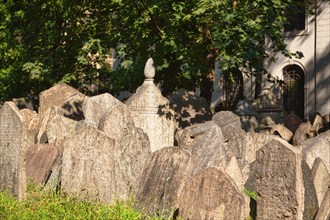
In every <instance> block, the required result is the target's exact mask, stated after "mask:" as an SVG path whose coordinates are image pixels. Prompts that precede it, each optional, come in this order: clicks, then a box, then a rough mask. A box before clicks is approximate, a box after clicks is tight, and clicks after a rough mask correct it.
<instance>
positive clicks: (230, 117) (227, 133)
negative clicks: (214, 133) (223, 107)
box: [212, 111, 245, 140]
mask: <svg viewBox="0 0 330 220" xmlns="http://www.w3.org/2000/svg"><path fill="white" fill-rule="evenodd" d="M212 121H213V122H214V123H216V124H217V125H218V126H219V127H220V128H221V130H222V133H223V134H224V137H225V138H226V139H227V140H235V139H237V138H241V137H243V135H244V133H245V132H244V131H243V129H242V128H241V121H240V117H239V116H238V115H236V114H235V113H233V112H231V111H220V112H217V113H216V114H215V115H213V117H212Z"/></svg>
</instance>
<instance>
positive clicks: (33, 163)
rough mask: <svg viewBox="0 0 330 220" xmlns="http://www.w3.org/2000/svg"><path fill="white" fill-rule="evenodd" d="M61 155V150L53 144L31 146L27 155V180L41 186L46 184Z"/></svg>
mask: <svg viewBox="0 0 330 220" xmlns="http://www.w3.org/2000/svg"><path fill="white" fill-rule="evenodd" d="M59 156H60V150H59V149H58V148H57V147H56V146H54V145H53V144H36V145H32V146H30V147H29V148H28V150H27V153H26V156H25V163H26V179H27V181H30V180H32V181H33V183H35V184H37V185H40V186H43V185H44V184H46V182H47V180H48V178H49V176H50V174H51V172H52V169H53V166H54V164H55V162H56V160H57V159H58V157H59Z"/></svg>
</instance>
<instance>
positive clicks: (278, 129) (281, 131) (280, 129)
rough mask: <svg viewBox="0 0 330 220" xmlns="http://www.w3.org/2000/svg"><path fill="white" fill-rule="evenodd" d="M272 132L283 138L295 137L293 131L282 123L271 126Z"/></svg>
mask: <svg viewBox="0 0 330 220" xmlns="http://www.w3.org/2000/svg"><path fill="white" fill-rule="evenodd" d="M269 129H270V133H271V134H278V135H279V136H280V137H281V138H283V139H284V140H286V141H288V142H289V141H290V140H291V138H292V137H293V133H292V131H290V130H289V129H288V128H286V127H285V126H284V125H282V124H275V125H270V126H269Z"/></svg>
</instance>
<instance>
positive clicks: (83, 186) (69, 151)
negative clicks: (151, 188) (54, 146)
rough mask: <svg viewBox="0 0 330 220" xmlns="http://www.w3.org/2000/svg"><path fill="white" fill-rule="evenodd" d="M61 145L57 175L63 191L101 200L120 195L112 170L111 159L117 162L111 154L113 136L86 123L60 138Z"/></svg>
mask: <svg viewBox="0 0 330 220" xmlns="http://www.w3.org/2000/svg"><path fill="white" fill-rule="evenodd" d="M63 148H64V150H63V157H62V176H61V178H62V189H63V191H64V192H67V193H72V194H74V195H76V196H80V197H84V196H87V197H88V198H91V199H96V198H97V199H99V200H100V201H101V202H105V203H110V202H112V201H113V200H114V199H115V198H120V196H121V192H120V191H118V190H119V188H118V186H117V185H116V181H117V176H116V171H115V170H116V168H115V162H119V161H116V158H115V156H114V155H115V141H114V140H113V139H111V138H109V137H107V136H106V135H105V134H104V133H101V132H100V131H98V130H97V129H96V128H93V127H91V126H86V127H83V128H81V129H80V130H78V131H76V132H75V133H74V135H72V136H71V138H70V139H66V140H64V142H63ZM118 165H119V164H118ZM122 193H124V192H122Z"/></svg>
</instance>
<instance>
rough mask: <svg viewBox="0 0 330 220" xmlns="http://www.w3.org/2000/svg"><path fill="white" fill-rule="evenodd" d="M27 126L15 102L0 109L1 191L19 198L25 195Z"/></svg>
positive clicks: (5, 104)
mask: <svg viewBox="0 0 330 220" xmlns="http://www.w3.org/2000/svg"><path fill="white" fill-rule="evenodd" d="M26 132H27V128H26V126H25V125H24V118H23V116H22V115H21V113H20V112H19V110H18V108H17V107H16V105H15V104H14V103H13V102H5V103H4V105H3V106H2V108H1V109H0V168H1V169H0V191H2V190H7V191H8V192H9V193H10V194H12V195H14V196H15V197H17V198H18V199H19V200H21V199H23V198H24V197H25V192H26V185H27V183H26V175H25V164H24V157H25V153H26V150H27V142H26V141H27V140H26Z"/></svg>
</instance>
